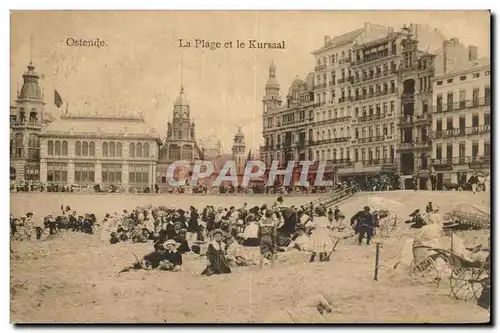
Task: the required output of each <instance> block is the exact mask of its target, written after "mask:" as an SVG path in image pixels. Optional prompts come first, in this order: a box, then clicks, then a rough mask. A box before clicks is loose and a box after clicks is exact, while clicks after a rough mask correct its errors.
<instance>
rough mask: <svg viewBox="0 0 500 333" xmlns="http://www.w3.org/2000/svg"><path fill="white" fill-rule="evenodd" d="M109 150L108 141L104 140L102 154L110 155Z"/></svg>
mask: <svg viewBox="0 0 500 333" xmlns="http://www.w3.org/2000/svg"><path fill="white" fill-rule="evenodd" d="M108 150H109V147H108V143H107V142H103V143H102V152H101V155H102V156H108Z"/></svg>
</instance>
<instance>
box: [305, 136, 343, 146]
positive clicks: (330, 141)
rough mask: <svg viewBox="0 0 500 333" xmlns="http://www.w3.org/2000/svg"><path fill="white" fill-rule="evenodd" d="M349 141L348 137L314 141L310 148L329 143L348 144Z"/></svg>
mask: <svg viewBox="0 0 500 333" xmlns="http://www.w3.org/2000/svg"><path fill="white" fill-rule="evenodd" d="M350 140H351V137H350V136H346V137H342V138H331V139H324V140H316V141H313V143H312V144H311V145H312V146H319V145H326V144H331V143H341V142H349V141H350Z"/></svg>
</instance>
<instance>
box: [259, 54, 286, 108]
mask: <svg viewBox="0 0 500 333" xmlns="http://www.w3.org/2000/svg"><path fill="white" fill-rule="evenodd" d="M262 103H263V106H264V113H266V112H269V111H272V110H274V109H276V108H278V107H280V106H281V98H280V85H279V83H278V80H277V79H276V65H275V64H274V61H271V64H270V65H269V78H268V79H267V83H266V95H265V96H264V99H263V100H262Z"/></svg>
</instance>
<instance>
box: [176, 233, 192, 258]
mask: <svg viewBox="0 0 500 333" xmlns="http://www.w3.org/2000/svg"><path fill="white" fill-rule="evenodd" d="M186 234H187V229H181V230H179V233H178V234H177V236H175V237H174V238H173V240H174V241H176V242H177V243H179V246H178V251H179V252H180V253H182V254H184V253H187V252H191V249H190V248H189V244H188V241H187V239H186Z"/></svg>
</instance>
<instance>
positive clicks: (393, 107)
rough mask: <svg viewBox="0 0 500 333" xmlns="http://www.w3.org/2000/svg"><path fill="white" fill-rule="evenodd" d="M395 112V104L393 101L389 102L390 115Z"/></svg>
mask: <svg viewBox="0 0 500 333" xmlns="http://www.w3.org/2000/svg"><path fill="white" fill-rule="evenodd" d="M395 111H396V103H395V102H394V101H391V113H394V112H395Z"/></svg>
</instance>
